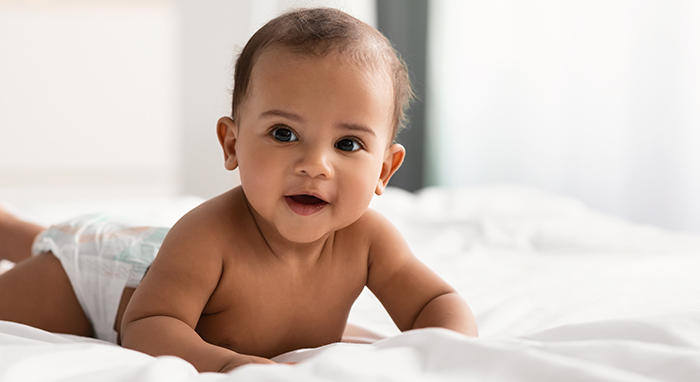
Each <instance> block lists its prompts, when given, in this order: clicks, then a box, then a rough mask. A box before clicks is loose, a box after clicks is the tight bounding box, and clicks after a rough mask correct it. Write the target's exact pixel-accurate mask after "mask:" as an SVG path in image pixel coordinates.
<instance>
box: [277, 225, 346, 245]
mask: <svg viewBox="0 0 700 382" xmlns="http://www.w3.org/2000/svg"><path fill="white" fill-rule="evenodd" d="M277 231H278V232H279V233H280V235H281V236H282V237H283V238H284V239H285V240H287V241H289V242H292V243H295V244H312V243H315V242H318V241H320V240H325V239H326V238H328V235H330V233H331V232H333V231H329V230H327V229H325V230H324V229H321V227H318V226H316V227H303V226H296V227H288V228H286V229H285V228H283V227H277Z"/></svg>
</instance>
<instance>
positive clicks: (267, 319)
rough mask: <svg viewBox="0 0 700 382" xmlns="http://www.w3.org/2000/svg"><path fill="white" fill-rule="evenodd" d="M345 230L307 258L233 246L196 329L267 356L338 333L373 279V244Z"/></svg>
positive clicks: (247, 351)
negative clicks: (347, 237)
mask: <svg viewBox="0 0 700 382" xmlns="http://www.w3.org/2000/svg"><path fill="white" fill-rule="evenodd" d="M339 236H340V237H337V238H335V242H334V243H332V244H330V245H326V246H325V247H324V249H323V252H321V255H320V256H319V258H318V259H317V260H315V261H314V262H312V263H307V264H306V265H303V264H299V263H291V264H290V263H289V262H284V261H276V260H275V258H274V257H267V258H266V259H263V260H262V261H261V257H263V256H264V255H263V256H261V255H260V254H259V253H252V252H251V251H252V248H237V249H232V250H231V252H232V253H231V256H230V258H229V260H228V261H226V262H225V264H224V269H223V274H222V276H221V280H220V281H219V285H218V287H217V288H216V290H215V291H214V293H213V294H212V296H211V298H210V299H209V301H208V303H207V305H206V306H205V308H204V311H203V313H202V316H201V318H200V320H199V322H198V324H197V327H196V331H197V332H198V333H199V335H200V336H201V337H202V338H203V339H204V340H205V341H207V342H209V343H212V344H215V345H220V346H223V347H226V348H229V349H231V350H234V351H236V352H240V353H244V354H253V355H259V356H264V357H274V356H276V355H279V354H282V353H285V352H287V351H291V350H295V349H300V348H311V347H318V346H322V345H326V344H329V343H332V342H338V341H340V340H341V337H342V334H343V330H344V329H345V324H346V322H347V318H348V314H349V312H350V308H351V307H352V304H353V302H354V301H355V299H356V298H357V297H358V295H359V294H360V293H361V292H362V289H363V287H364V286H365V284H366V281H367V249H366V248H361V246H360V247H358V246H357V245H356V244H357V243H354V244H355V245H352V243H346V242H343V240H344V239H343V237H342V235H339ZM312 264H313V265H312Z"/></svg>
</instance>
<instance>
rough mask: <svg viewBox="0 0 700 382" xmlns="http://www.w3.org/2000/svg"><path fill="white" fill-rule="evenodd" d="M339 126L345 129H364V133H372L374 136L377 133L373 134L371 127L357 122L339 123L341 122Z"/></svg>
mask: <svg viewBox="0 0 700 382" xmlns="http://www.w3.org/2000/svg"><path fill="white" fill-rule="evenodd" d="M339 126H340V127H341V128H343V129H345V130H352V131H364V132H365V133H368V134H371V135H374V136H375V137H376V136H377V134H375V133H374V131H373V130H372V129H370V128H369V127H367V126H365V125H360V124H357V123H341V124H339Z"/></svg>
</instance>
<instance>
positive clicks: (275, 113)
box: [260, 109, 304, 122]
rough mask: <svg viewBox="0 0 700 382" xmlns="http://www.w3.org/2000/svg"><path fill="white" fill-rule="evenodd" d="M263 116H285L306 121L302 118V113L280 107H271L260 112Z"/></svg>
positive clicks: (297, 120)
mask: <svg viewBox="0 0 700 382" xmlns="http://www.w3.org/2000/svg"><path fill="white" fill-rule="evenodd" d="M263 117H283V118H287V119H291V120H292V121H296V122H304V118H302V117H301V116H300V115H297V114H294V113H290V112H288V111H284V110H279V109H271V110H268V111H265V112H263V113H262V114H260V118H263Z"/></svg>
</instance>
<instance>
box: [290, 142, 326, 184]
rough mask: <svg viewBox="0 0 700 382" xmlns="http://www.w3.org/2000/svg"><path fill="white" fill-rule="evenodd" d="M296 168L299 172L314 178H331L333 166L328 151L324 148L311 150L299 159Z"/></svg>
mask: <svg viewBox="0 0 700 382" xmlns="http://www.w3.org/2000/svg"><path fill="white" fill-rule="evenodd" d="M294 170H295V172H296V173H297V174H301V175H308V176H310V177H312V178H316V177H322V178H331V177H332V176H333V166H332V163H331V158H330V155H329V153H328V152H326V151H325V150H323V149H316V150H309V151H307V152H305V153H304V154H303V155H302V156H301V158H300V159H299V160H298V161H297V163H296V165H295V167H294Z"/></svg>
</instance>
